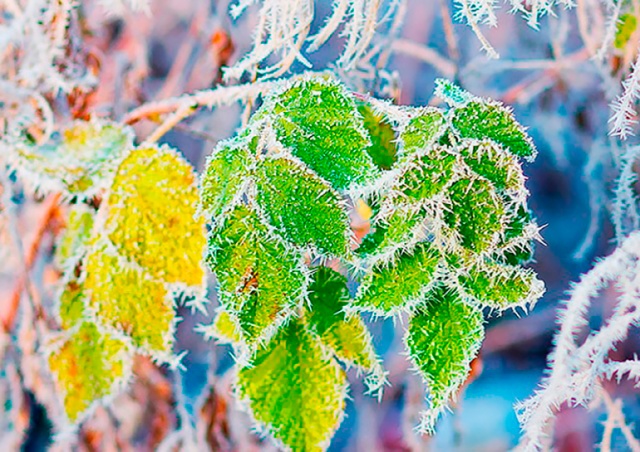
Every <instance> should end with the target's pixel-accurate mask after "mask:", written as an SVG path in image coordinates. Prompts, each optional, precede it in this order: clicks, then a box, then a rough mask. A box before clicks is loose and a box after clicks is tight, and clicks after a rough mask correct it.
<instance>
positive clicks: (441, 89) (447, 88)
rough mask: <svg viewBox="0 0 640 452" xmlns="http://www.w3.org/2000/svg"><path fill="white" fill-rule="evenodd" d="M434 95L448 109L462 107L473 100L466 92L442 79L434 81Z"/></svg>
mask: <svg viewBox="0 0 640 452" xmlns="http://www.w3.org/2000/svg"><path fill="white" fill-rule="evenodd" d="M435 95H436V96H437V97H439V98H440V99H442V100H444V101H445V102H446V103H447V105H449V106H450V107H462V106H464V105H466V104H467V103H469V102H471V101H472V100H474V99H475V97H474V96H473V95H472V94H471V93H469V92H468V91H466V90H464V89H462V88H460V87H459V86H458V85H456V84H455V83H453V82H450V81H449V80H446V79H443V78H439V79H436V89H435Z"/></svg>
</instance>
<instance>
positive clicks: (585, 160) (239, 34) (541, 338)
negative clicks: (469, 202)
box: [1, 0, 640, 451]
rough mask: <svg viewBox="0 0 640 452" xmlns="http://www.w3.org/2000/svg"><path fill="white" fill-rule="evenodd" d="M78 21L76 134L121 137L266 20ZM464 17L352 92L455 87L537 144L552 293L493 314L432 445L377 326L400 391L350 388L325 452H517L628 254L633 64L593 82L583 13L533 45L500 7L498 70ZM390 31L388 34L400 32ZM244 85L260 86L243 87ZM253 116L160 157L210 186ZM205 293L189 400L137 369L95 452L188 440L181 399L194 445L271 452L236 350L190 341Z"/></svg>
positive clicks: (419, 9) (35, 441) (629, 398)
mask: <svg viewBox="0 0 640 452" xmlns="http://www.w3.org/2000/svg"><path fill="white" fill-rule="evenodd" d="M387 1H388V2H391V0H387ZM383 3H384V2H383ZM583 3H585V4H586V6H585V5H583V6H582V8H592V9H591V10H589V11H588V14H593V15H597V10H598V11H599V10H600V9H601V6H600V4H599V2H583ZM78 7H79V8H80V9H81V17H82V20H81V21H80V22H79V23H77V24H74V25H73V26H74V27H79V28H82V30H79V33H81V34H82V36H84V41H83V42H82V43H80V42H78V43H76V44H77V45H78V46H80V47H81V51H79V52H78V55H79V59H78V61H75V62H74V64H75V65H76V66H77V68H75V70H81V71H89V72H91V73H92V74H93V75H94V76H95V77H96V78H97V80H98V81H99V82H98V83H97V85H96V86H95V88H94V89H92V90H90V91H88V92H86V91H83V92H79V93H78V94H77V96H76V97H77V98H76V99H72V101H71V102H68V103H67V104H68V109H69V111H68V112H67V116H70V117H78V118H82V117H85V116H88V115H90V114H93V115H96V116H104V117H113V118H116V119H122V118H124V117H125V115H126V114H127V113H128V112H129V111H131V110H132V109H134V108H135V107H137V106H139V105H141V104H144V103H147V102H152V101H157V100H162V99H166V98H171V97H174V96H178V95H180V94H183V93H187V92H192V91H195V90H199V89H208V88H212V87H215V86H217V85H218V84H221V83H224V82H223V79H222V74H223V68H224V67H225V66H227V65H231V64H233V63H234V62H235V61H236V60H237V59H238V58H239V57H241V56H242V55H243V54H245V53H246V52H247V51H249V50H250V49H251V46H252V30H253V28H254V26H255V25H256V21H257V10H258V8H257V7H255V6H252V7H249V9H248V10H247V11H246V12H245V13H244V14H243V15H242V16H241V17H240V18H239V19H237V20H232V19H231V18H230V17H229V14H228V11H229V2H227V1H209V0H151V2H150V10H149V11H148V12H144V11H131V10H128V9H124V10H122V13H120V14H114V13H113V11H112V9H111V8H110V9H109V10H107V9H105V8H104V7H103V6H100V5H99V4H97V3H95V2H80V3H79V6H78ZM596 8H597V10H596ZM579 9H580V8H578V10H579ZM457 10H458V7H457V5H456V4H454V2H450V1H447V0H430V1H425V0H408V1H407V3H406V10H404V20H403V21H402V25H401V26H399V27H398V28H397V30H396V31H394V33H395V35H394V36H393V39H389V41H388V48H387V50H388V52H386V54H385V59H384V61H382V62H381V61H380V60H379V59H377V60H376V61H375V64H373V65H372V68H369V71H370V73H369V75H368V76H367V75H366V74H365V75H363V76H362V77H353V78H352V79H351V80H350V83H352V87H353V89H356V90H359V91H364V92H370V93H371V94H373V95H376V96H379V97H386V98H391V99H393V100H394V102H397V103H399V104H411V105H426V104H430V103H434V102H436V101H435V100H434V99H433V97H432V96H433V89H434V80H435V79H436V78H438V77H446V78H450V79H453V80H455V82H456V83H458V84H460V85H461V86H462V87H464V88H465V89H467V90H469V91H470V92H472V93H473V94H475V95H479V96H486V97H492V98H495V99H499V100H502V101H503V102H505V103H507V104H509V105H512V106H513V108H514V112H515V116H516V118H517V119H518V121H519V122H521V123H522V124H524V125H525V126H527V127H528V128H529V133H530V134H531V136H532V137H533V140H534V142H535V144H536V145H537V147H538V150H539V155H538V158H537V159H536V161H535V162H534V163H530V164H525V174H526V176H527V178H528V182H527V186H528V188H529V190H530V192H531V197H530V201H529V205H530V207H531V209H532V210H533V212H534V214H535V216H536V217H537V219H538V223H539V224H540V225H544V228H543V229H542V231H541V234H542V237H543V239H544V243H540V244H537V247H536V253H535V262H534V263H532V264H531V266H532V267H533V268H535V270H536V271H537V272H538V273H539V276H540V278H541V279H542V280H543V281H544V282H545V284H546V287H547V292H546V295H545V296H544V298H543V299H542V300H541V301H540V302H539V303H538V304H537V305H536V306H535V309H533V310H532V311H531V312H529V313H525V312H522V311H518V312H507V313H504V314H503V315H501V316H498V315H497V314H496V313H489V312H488V313H487V321H488V323H489V327H488V330H487V337H486V340H485V342H484V345H483V347H482V350H481V354H480V358H479V359H478V360H476V362H475V363H474V372H473V376H472V378H471V381H470V382H469V384H468V385H467V386H466V387H465V389H464V392H463V393H462V394H461V396H460V400H459V403H458V404H457V405H456V406H455V407H453V410H452V413H450V414H448V415H446V416H445V417H444V418H443V419H442V420H441V422H440V426H439V429H438V433H437V435H436V436H435V437H434V438H433V439H429V438H426V437H421V436H419V435H417V434H416V433H415V432H414V431H413V426H414V425H416V424H417V420H418V413H419V412H420V411H421V409H422V408H423V405H422V404H423V403H424V402H423V400H424V392H423V388H422V382H421V380H420V377H419V376H417V375H416V374H415V373H413V372H412V371H411V369H410V368H409V364H408V362H407V360H406V358H405V356H404V355H403V354H402V350H403V347H402V343H401V336H402V328H397V327H396V328H394V325H393V321H391V320H389V321H383V320H378V321H375V322H369V326H370V328H371V331H372V333H373V335H374V337H375V339H376V347H377V351H378V352H379V353H380V354H381V356H383V357H384V360H385V365H386V367H387V369H388V370H389V371H390V380H391V383H392V386H390V387H388V388H387V389H386V391H385V393H384V397H383V399H382V401H381V402H380V403H378V402H377V401H376V400H375V399H373V398H371V397H368V396H366V395H364V388H363V384H362V381H361V380H360V379H359V378H358V376H357V375H355V373H352V374H350V381H351V383H352V386H351V392H350V399H349V401H348V405H347V412H346V417H345V419H344V421H343V423H342V424H341V426H340V429H339V431H338V432H337V434H336V435H335V437H334V439H333V442H332V444H331V447H330V450H333V451H340V450H345V451H347V450H349V451H350V450H360V451H375V450H388V451H403V450H427V449H428V448H429V447H430V448H431V449H432V450H472V451H500V450H508V449H510V448H512V447H514V446H515V445H516V443H517V441H518V438H519V434H520V427H519V424H518V421H517V418H516V415H515V411H514V407H513V406H514V404H515V403H516V402H518V401H521V400H524V399H525V398H527V397H528V396H530V395H531V394H532V393H533V391H534V390H535V388H536V386H537V385H538V383H539V382H540V379H541V377H542V376H543V374H544V371H545V366H546V363H547V354H548V353H549V351H550V347H551V344H552V337H553V333H554V331H555V329H556V326H557V325H556V317H557V309H558V308H559V307H560V306H561V301H562V300H563V299H566V293H567V291H568V290H569V289H570V288H571V282H572V281H577V280H578V279H579V277H580V275H581V273H583V272H585V271H588V270H589V269H590V268H591V267H592V265H593V263H594V261H595V260H596V259H597V257H598V256H603V255H606V254H607V253H609V252H610V251H611V250H612V249H613V247H614V246H615V243H613V237H614V234H613V228H612V225H611V221H610V211H609V207H610V199H611V198H612V187H613V184H614V181H615V178H616V177H617V173H616V169H615V168H616V165H615V161H616V158H617V156H619V152H620V150H619V149H618V148H617V147H616V145H615V143H613V142H611V141H610V140H609V138H608V135H607V132H608V126H607V121H608V118H609V116H610V108H609V103H610V102H611V99H612V93H613V94H615V90H616V89H617V88H616V87H617V86H618V85H619V82H620V78H621V77H622V76H623V75H624V74H625V70H627V69H628V67H629V64H630V63H629V56H628V55H627V54H624V53H623V52H619V53H618V54H615V53H614V54H613V55H611V56H610V57H608V58H607V60H606V61H605V62H604V63H603V64H595V63H594V62H593V60H592V59H591V58H590V55H589V53H588V52H587V50H586V49H585V42H584V36H583V35H581V33H580V24H579V23H578V17H577V13H576V10H575V9H571V10H564V9H561V8H558V9H556V13H557V14H556V15H555V16H552V15H548V16H546V17H544V18H543V19H542V20H541V21H540V24H539V29H537V30H536V29H534V28H532V27H530V26H528V25H527V23H526V21H525V20H524V19H523V18H522V17H521V15H518V14H515V15H514V14H510V13H509V8H508V7H507V6H506V5H505V6H504V7H503V8H502V9H501V10H500V12H499V14H498V26H497V27H482V31H483V33H484V35H485V36H486V37H487V39H488V40H489V41H490V42H491V43H492V44H493V46H494V47H495V49H496V51H497V52H498V53H499V54H500V57H501V58H500V59H498V60H493V59H489V58H488V57H487V56H486V55H485V53H484V52H483V51H482V49H481V46H480V43H479V41H478V39H477V37H476V36H475V35H474V33H473V31H472V30H471V29H470V27H469V26H468V25H466V24H465V23H463V21H461V20H458V18H456V17H455V16H456V11H457ZM330 12H331V2H329V1H318V2H316V19H315V22H314V24H313V26H312V32H313V30H314V29H317V28H318V27H319V26H321V25H322V23H323V21H324V18H325V17H326V16H327V15H328V14H329V13H330ZM583 13H584V11H583ZM595 23H597V20H596V21H595ZM386 26H388V27H389V28H390V29H392V28H393V24H392V20H389V21H388V23H387V24H386ZM83 27H84V28H83ZM583 32H584V30H583ZM586 32H587V33H588V32H589V30H586ZM583 34H584V33H583ZM344 40H345V38H344V37H342V36H340V35H339V34H336V35H334V36H333V37H332V38H331V39H330V40H329V42H328V44H327V45H325V46H323V47H321V49H320V50H319V51H317V52H315V53H311V54H308V55H307V58H309V60H310V61H311V62H312V63H313V69H315V70H321V69H325V68H332V62H334V61H335V60H336V59H337V58H338V57H339V55H340V53H341V50H342V48H343V45H344ZM71 69H73V68H70V70H71ZM303 70H305V67H304V66H303V65H302V64H300V63H295V64H294V65H293V67H292V71H293V72H300V71H303ZM364 72H366V71H364ZM371 74H373V76H371ZM241 81H250V78H249V76H245V79H243V80H241ZM241 115H242V109H241V107H240V106H234V107H221V108H217V109H214V110H209V109H203V110H202V111H200V112H198V113H197V114H195V115H193V116H191V117H190V118H188V119H187V120H185V121H183V122H181V123H180V124H178V125H177V126H176V127H174V128H173V129H172V130H171V131H170V132H169V133H167V134H166V135H165V136H164V137H163V138H162V139H161V140H160V141H161V142H166V143H168V144H170V145H172V146H174V147H176V148H178V149H180V150H181V151H182V153H183V154H184V155H185V156H186V157H187V159H188V160H189V161H190V162H191V163H192V164H193V165H194V166H195V167H196V168H197V169H198V170H201V169H202V166H203V162H204V159H205V158H206V156H207V155H208V154H209V153H210V152H211V150H212V149H213V147H214V146H215V144H216V143H217V142H218V141H219V140H221V139H224V138H226V137H229V136H231V135H233V133H234V130H235V129H236V128H237V127H238V125H239V124H240V121H241ZM149 119H151V120H149ZM134 127H135V129H136V132H137V134H138V137H144V136H146V135H148V134H149V133H151V132H152V131H153V130H154V129H155V128H156V127H157V123H154V121H153V118H147V119H144V120H140V121H138V122H136V123H135V125H134ZM16 196H19V195H16ZM19 201H20V203H21V204H20V205H21V211H20V221H21V222H22V225H23V227H24V229H25V230H26V231H29V232H28V233H27V234H26V235H25V237H27V239H25V240H26V241H27V243H30V242H29V241H28V240H29V238H28V237H29V234H32V235H34V234H36V235H37V233H38V231H35V230H34V228H35V226H36V225H37V224H38V221H37V219H38V218H40V217H39V216H40V215H42V209H43V202H46V200H44V201H43V200H42V199H36V200H32V199H30V198H28V197H23V198H20V200H19ZM54 243H55V229H53V232H48V233H46V234H44V237H43V238H42V241H41V243H40V244H39V250H38V252H37V259H36V260H35V263H34V265H33V274H34V277H33V278H34V280H35V281H39V282H40V283H41V284H43V287H44V289H43V291H42V294H43V298H44V299H45V303H46V302H47V301H46V300H47V299H50V298H51V297H52V296H53V291H52V289H51V288H50V285H47V282H49V281H51V278H54V277H53V276H51V274H50V269H49V265H50V262H51V252H52V250H53V247H54ZM3 267H4V270H3V275H2V279H1V283H2V286H1V287H2V289H3V290H4V292H5V293H7V294H9V293H10V292H11V290H12V288H13V284H14V281H15V273H14V270H15V268H16V267H12V265H11V264H10V262H7V264H6V265H4V266H3ZM213 288H214V281H213V277H212V278H211V289H213ZM210 293H211V294H212V295H211V303H210V305H209V314H208V316H205V315H201V314H197V315H192V314H191V313H190V312H188V311H185V312H181V315H182V317H184V320H183V321H182V322H181V323H180V325H179V327H178V342H177V350H176V351H177V352H181V351H187V350H188V354H187V355H186V356H185V357H184V359H183V363H184V366H185V370H183V371H182V374H181V381H179V382H178V383H179V384H177V385H176V384H174V383H175V382H174V381H173V377H171V376H170V375H169V374H168V373H167V372H166V370H165V369H157V368H155V367H154V366H152V365H151V364H150V363H148V362H141V363H138V364H137V366H138V371H139V372H140V373H142V374H143V375H144V377H143V378H141V379H140V382H136V383H134V386H133V387H132V389H131V390H130V391H129V392H128V394H126V395H123V396H121V397H120V398H119V399H118V402H117V403H116V404H115V405H114V408H113V412H112V413H109V414H104V413H101V412H98V413H96V415H95V416H94V417H93V418H92V419H90V420H89V421H88V426H87V430H86V431H85V432H84V434H85V436H86V444H85V446H86V447H87V449H89V450H91V448H92V447H93V446H95V445H96V444H97V445H98V447H95V448H97V449H101V448H102V447H100V444H102V445H104V444H106V442H104V441H106V439H105V438H104V435H105V433H104V428H102V427H99V426H104V425H107V424H109V422H111V421H110V419H111V418H112V417H115V419H117V420H118V422H115V423H114V424H113V425H117V426H118V427H117V429H124V430H126V432H125V433H122V432H121V433H120V434H121V435H125V436H126V435H130V438H133V439H132V442H131V444H134V445H136V448H140V449H146V448H152V447H151V446H150V445H151V444H154V443H153V441H152V440H151V439H149V438H152V437H153V435H156V436H157V437H162V436H163V433H162V432H167V431H171V429H172V428H173V427H171V426H172V425H175V423H176V422H177V421H176V418H175V413H173V412H172V409H171V408H170V407H171V406H172V403H174V402H175V400H176V399H180V400H181V401H182V404H183V405H184V408H185V409H186V410H187V412H189V413H190V414H191V415H192V416H193V417H194V419H196V420H197V425H198V428H202V429H205V430H206V431H207V432H208V433H207V435H209V437H210V441H211V444H212V445H213V448H214V450H215V449H216V448H217V449H221V450H224V449H228V448H231V449H235V450H258V449H260V448H265V449H267V450H269V449H273V446H270V445H269V444H268V442H267V443H261V442H260V439H259V438H258V437H257V436H256V435H254V434H253V433H252V431H251V427H250V422H249V421H248V419H247V418H246V415H245V414H243V413H242V412H240V411H239V410H238V409H237V407H236V406H235V404H234V400H233V397H232V394H231V392H230V383H231V380H232V372H233V371H232V370H231V368H232V366H233V358H232V356H231V354H230V353H231V349H230V348H229V347H226V346H220V345H215V344H214V343H213V342H205V341H204V340H203V337H202V336H201V335H199V334H197V333H195V332H194V331H193V327H194V326H195V325H197V324H200V323H209V322H210V321H211V318H212V315H213V312H214V310H215V307H216V305H217V302H216V300H215V295H213V294H214V291H213V290H210ZM613 294H614V290H613V289H609V290H605V291H603V293H602V294H601V295H600V298H599V300H598V303H597V304H596V309H595V310H594V312H593V313H592V315H591V318H590V322H591V323H592V324H593V326H597V325H598V324H599V322H600V321H601V318H602V315H603V313H606V312H607V310H608V309H610V307H611V300H612V299H613V298H614V297H613ZM637 337H638V336H637V335H635V336H634V337H632V338H631V340H629V341H627V342H625V343H624V344H622V345H621V346H620V347H619V349H618V351H617V353H619V354H620V356H630V355H632V354H633V351H634V350H637V349H638V345H639V344H638V339H637ZM616 394H618V395H619V396H621V397H623V398H624V400H625V413H626V415H627V417H628V418H629V419H632V420H633V419H634V418H637V416H639V415H640V401H639V400H638V396H637V394H636V392H635V391H634V389H633V388H632V387H627V386H625V385H622V386H620V387H618V388H617V389H616ZM145 397H146V398H148V399H149V400H151V401H154V402H153V403H152V402H149V403H148V404H147V405H140V406H135V404H134V403H133V402H132V400H140V399H141V398H145ZM26 404H27V405H28V406H29V407H30V408H29V409H30V410H31V411H30V412H31V413H32V416H31V421H30V422H29V426H28V427H27V428H28V430H27V431H28V434H27V436H26V439H25V442H24V445H23V448H24V449H25V450H39V449H41V448H43V447H45V445H46V444H48V443H49V442H50V440H51V438H50V435H51V429H50V423H49V422H48V421H47V419H46V414H45V411H44V410H43V409H42V408H41V407H39V406H38V404H37V403H36V402H35V400H34V399H33V398H32V399H30V400H28V401H27V402H26ZM34 413H35V414H36V415H33V414H34ZM600 416H601V413H599V412H598V411H597V410H595V411H593V412H589V411H587V410H585V409H583V408H575V409H571V408H566V407H565V408H564V409H563V410H562V411H561V412H560V414H559V417H558V421H557V423H556V426H555V429H556V431H555V435H556V446H557V448H558V450H566V451H573V450H576V451H582V450H591V449H593V448H594V447H595V446H594V444H596V442H597V441H598V438H600V436H601V421H602V419H600ZM111 420H112V419H111ZM92 425H93V429H94V430H93V431H94V433H93V434H92V433H91V432H92ZM109 425H111V424H109ZM145 426H146V427H145ZM114 428H116V427H114ZM145 429H146V431H145ZM129 430H130V431H129ZM150 431H151V433H150ZM96 432H101V433H96ZM154 432H155V433H154ZM91 435H93V436H91ZM101 435H102V436H101ZM616 435H617V433H616V434H614V437H613V441H614V442H613V445H614V446H616V444H620V446H619V447H620V448H622V449H620V450H624V449H623V447H624V446H622V443H619V442H618V440H619V439H618V438H617V436H616ZM101 441H102V442H101ZM136 441H137V442H136ZM91 445H93V446H91ZM167 445H168V446H170V444H169V443H165V446H167ZM85 446H83V447H85ZM122 447H124V446H122ZM169 448H170V447H169Z"/></svg>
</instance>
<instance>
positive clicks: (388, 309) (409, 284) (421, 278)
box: [353, 243, 440, 316]
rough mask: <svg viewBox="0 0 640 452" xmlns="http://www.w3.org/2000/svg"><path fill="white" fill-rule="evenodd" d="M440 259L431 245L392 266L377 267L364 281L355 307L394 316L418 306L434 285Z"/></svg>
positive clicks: (422, 246)
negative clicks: (426, 290)
mask: <svg viewBox="0 0 640 452" xmlns="http://www.w3.org/2000/svg"><path fill="white" fill-rule="evenodd" d="M439 262H440V255H439V253H438V251H437V250H435V249H434V248H433V247H432V246H431V245H429V244H428V243H420V244H419V245H418V246H416V248H415V249H414V250H413V252H412V253H405V254H401V255H400V256H398V257H396V259H395V260H394V261H392V262H386V261H384V262H380V263H379V264H375V265H374V266H373V267H372V268H371V269H369V271H368V272H367V274H366V275H365V277H364V280H363V282H362V284H361V286H360V289H359V291H358V296H357V297H356V299H355V300H354V303H353V305H354V306H355V307H357V308H358V309H361V310H365V311H372V312H374V313H376V314H378V315H383V316H387V315H393V314H396V313H398V312H399V311H402V310H406V309H409V308H410V307H412V306H413V305H414V304H415V303H417V302H418V301H419V300H420V299H421V297H422V294H423V292H424V291H425V289H427V288H428V287H429V285H431V284H432V283H433V279H434V275H435V272H436V269H437V267H438V263H439Z"/></svg>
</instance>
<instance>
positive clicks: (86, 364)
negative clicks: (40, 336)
mask: <svg viewBox="0 0 640 452" xmlns="http://www.w3.org/2000/svg"><path fill="white" fill-rule="evenodd" d="M48 363H49V368H50V369H51V372H52V373H53V376H54V377H55V381H56V386H57V388H58V391H59V392H60V395H61V396H62V399H63V406H64V410H65V413H66V415H67V418H68V419H69V421H71V422H72V423H76V422H79V421H81V420H82V418H84V417H85V416H86V415H87V414H88V413H89V410H90V408H91V407H92V406H95V404H96V402H98V401H100V400H102V399H104V398H106V397H109V396H111V395H113V394H117V393H118V392H120V391H121V390H122V389H124V387H125V385H126V383H127V381H128V380H129V379H130V378H131V375H132V371H131V368H132V363H133V358H132V355H131V351H130V350H129V348H128V347H127V345H126V344H125V343H124V342H123V341H121V340H119V339H115V338H113V337H111V336H109V335H103V334H101V333H100V332H99V331H98V329H97V327H96V326H95V325H93V324H91V323H89V322H84V323H82V324H81V325H80V326H79V327H78V329H76V330H75V331H74V332H73V333H72V334H71V335H70V336H68V337H67V338H66V339H65V341H64V343H63V344H62V345H61V346H60V347H58V348H57V349H56V350H54V351H52V352H51V353H50V354H49V356H48Z"/></svg>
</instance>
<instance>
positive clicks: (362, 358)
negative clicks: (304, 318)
mask: <svg viewBox="0 0 640 452" xmlns="http://www.w3.org/2000/svg"><path fill="white" fill-rule="evenodd" d="M350 301H351V297H350V296H349V289H348V288H347V278H345V277H344V276H342V275H341V274H340V273H338V272H336V271H335V270H332V269H330V268H328V267H319V268H318V269H316V271H315V273H314V274H313V282H312V283H311V285H310V286H309V302H310V310H309V313H308V323H309V326H310V327H311V328H312V329H313V330H314V331H315V332H316V333H317V334H318V335H319V336H320V340H321V341H322V343H323V344H325V345H326V346H328V347H329V348H330V349H331V350H332V351H333V353H335V355H336V357H338V358H339V359H340V360H342V361H344V362H345V363H347V364H353V365H355V366H357V367H359V368H361V369H363V370H366V371H368V372H377V373H378V374H383V372H382V368H381V366H380V364H379V360H378V358H377V357H376V354H375V351H374V349H373V342H372V338H371V334H370V333H369V330H368V329H367V327H366V325H365V324H364V322H363V321H362V319H361V318H360V316H359V315H357V314H350V315H347V314H346V313H345V308H346V307H347V306H348V305H349V302H350Z"/></svg>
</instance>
